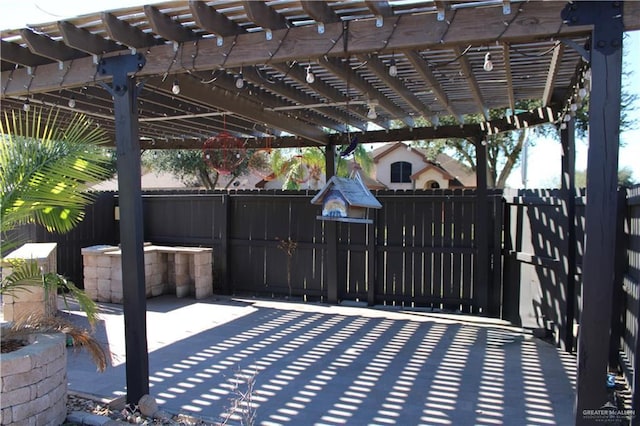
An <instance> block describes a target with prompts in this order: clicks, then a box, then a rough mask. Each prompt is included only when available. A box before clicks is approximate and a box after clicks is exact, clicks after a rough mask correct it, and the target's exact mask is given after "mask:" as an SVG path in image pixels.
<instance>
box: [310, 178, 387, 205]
mask: <svg viewBox="0 0 640 426" xmlns="http://www.w3.org/2000/svg"><path fill="white" fill-rule="evenodd" d="M331 189H335V190H337V191H339V192H340V194H342V196H343V197H344V199H345V200H346V201H347V203H349V205H350V206H355V207H366V208H375V209H379V208H382V204H380V202H379V201H378V200H377V199H376V197H374V196H373V194H372V193H371V191H369V189H368V188H367V187H366V185H365V184H364V183H363V182H362V178H361V177H360V174H359V173H355V174H354V177H353V178H344V177H338V176H333V177H331V179H329V181H328V182H327V183H326V185H325V186H324V187H323V188H322V189H321V190H320V192H318V193H317V194H316V196H315V197H313V199H312V200H311V204H322V202H323V200H324V197H326V196H327V194H328V193H329V191H330V190H331Z"/></svg>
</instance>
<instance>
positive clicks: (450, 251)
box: [143, 190, 502, 312]
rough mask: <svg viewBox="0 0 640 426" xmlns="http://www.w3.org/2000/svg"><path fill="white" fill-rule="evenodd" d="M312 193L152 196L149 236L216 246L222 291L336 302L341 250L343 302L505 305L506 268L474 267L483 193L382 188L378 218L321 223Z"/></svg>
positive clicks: (473, 308) (495, 210)
mask: <svg viewBox="0 0 640 426" xmlns="http://www.w3.org/2000/svg"><path fill="white" fill-rule="evenodd" d="M313 195H314V193H306V192H296V193H292V192H290V191H288V192H286V193H285V192H279V191H275V192H272V191H268V192H264V191H263V192H256V191H247V192H232V193H230V194H229V193H223V194H221V193H184V192H181V193H147V194H145V195H144V196H143V204H144V216H145V219H144V221H145V233H144V235H145V240H146V241H150V242H153V243H157V244H182V245H204V246H210V247H213V249H214V259H215V260H214V274H215V277H216V278H215V281H216V284H215V286H216V288H215V291H216V292H219V293H233V294H251V295H258V296H270V295H272V296H292V297H296V298H302V299H304V300H327V298H328V297H329V294H330V286H331V285H332V279H331V276H332V274H333V271H331V269H330V266H329V265H330V264H331V262H330V261H329V258H328V257H329V256H331V255H334V254H335V256H336V262H335V267H336V271H335V274H336V275H337V283H336V284H335V285H336V286H337V288H336V292H337V298H338V299H340V300H353V301H362V302H368V303H369V304H374V303H375V304H387V305H398V306H421V307H433V308H444V309H452V310H460V311H464V312H482V311H484V312H487V310H488V309H489V306H491V308H492V310H494V311H499V303H500V293H501V289H500V283H501V277H500V268H497V269H491V276H489V277H479V276H477V274H476V273H475V271H476V268H477V266H476V262H477V259H476V253H477V250H478V247H476V245H475V238H474V232H475V220H476V208H477V207H476V206H477V197H476V196H475V192H474V191H462V190H456V191H450V190H432V191H417V192H393V191H388V192H378V193H376V194H375V195H376V197H377V198H378V199H379V200H380V201H381V203H382V205H383V208H382V209H381V210H380V211H376V212H375V219H374V224H373V225H365V224H350V223H334V222H325V221H321V220H317V219H316V216H317V215H318V214H319V208H318V206H314V205H311V204H310V200H311V198H312V196H313ZM489 200H490V201H489V202H488V205H487V206H486V208H487V209H488V210H489V211H490V215H489V216H490V218H491V224H490V226H491V227H492V228H497V229H498V230H496V231H495V232H493V233H491V236H492V237H494V238H495V239H493V240H491V241H490V244H489V246H488V247H487V250H490V251H491V255H492V256H493V255H495V256H496V258H497V259H499V257H500V247H501V244H500V241H499V238H500V236H501V234H500V231H499V229H500V228H501V225H500V224H501V221H502V218H501V214H502V208H501V203H500V196H499V195H495V194H494V195H492V196H491V197H490V199H489ZM334 233H335V235H334ZM333 237H335V241H336V248H335V249H334V250H331V249H330V247H331V246H332V244H333V243H332V241H333V240H334V238H333ZM287 248H290V249H292V250H289V251H288V250H287ZM334 251H335V253H333V252H334ZM496 264H497V265H499V264H500V262H499V261H497V262H496Z"/></svg>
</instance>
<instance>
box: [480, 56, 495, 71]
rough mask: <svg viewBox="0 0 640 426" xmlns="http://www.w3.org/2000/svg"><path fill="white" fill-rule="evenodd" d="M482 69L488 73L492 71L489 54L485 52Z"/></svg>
mask: <svg viewBox="0 0 640 426" xmlns="http://www.w3.org/2000/svg"><path fill="white" fill-rule="evenodd" d="M482 68H484V70H485V71H487V72H489V71H492V70H493V62H491V53H490V52H487V54H486V55H484V65H483V66H482Z"/></svg>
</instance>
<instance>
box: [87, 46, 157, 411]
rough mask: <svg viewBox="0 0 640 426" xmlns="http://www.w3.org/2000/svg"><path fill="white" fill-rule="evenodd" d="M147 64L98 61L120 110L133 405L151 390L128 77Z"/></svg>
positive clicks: (134, 121) (129, 58)
mask: <svg viewBox="0 0 640 426" xmlns="http://www.w3.org/2000/svg"><path fill="white" fill-rule="evenodd" d="M144 64H145V58H144V56H143V55H141V54H137V55H123V56H114V57H111V58H104V59H102V60H101V61H100V63H99V65H98V73H99V74H100V75H102V76H105V75H111V76H113V83H112V85H111V86H107V85H106V84H104V87H105V88H106V89H107V90H108V91H109V92H110V93H111V95H112V96H113V103H114V114H115V127H116V150H117V169H118V194H119V207H120V245H121V249H122V256H121V258H122V287H123V308H124V331H125V345H126V376H127V403H129V404H137V403H138V401H139V400H140V398H141V397H142V396H143V395H145V394H148V393H149V354H148V349H147V316H146V315H147V300H146V292H145V275H144V249H143V245H144V236H143V229H144V228H143V217H142V190H141V183H140V141H139V138H138V107H137V97H138V88H137V87H136V79H135V77H130V76H129V74H131V73H134V72H136V71H138V70H140V69H142V67H143V66H144Z"/></svg>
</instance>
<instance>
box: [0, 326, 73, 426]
mask: <svg viewBox="0 0 640 426" xmlns="http://www.w3.org/2000/svg"><path fill="white" fill-rule="evenodd" d="M31 338H32V342H31V344H29V345H27V346H25V347H23V348H21V349H19V350H17V351H14V352H9V353H5V354H2V359H1V360H0V378H1V379H0V380H1V383H2V384H1V385H0V389H1V391H2V398H0V410H1V411H0V412H1V419H0V424H2V425H13V424H20V425H37V426H45V425H47V426H48V425H51V426H58V425H60V424H63V423H64V420H65V418H66V417H67V351H66V347H65V344H66V336H65V335H64V334H63V333H53V334H49V333H47V334H35V335H33V336H31Z"/></svg>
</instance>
